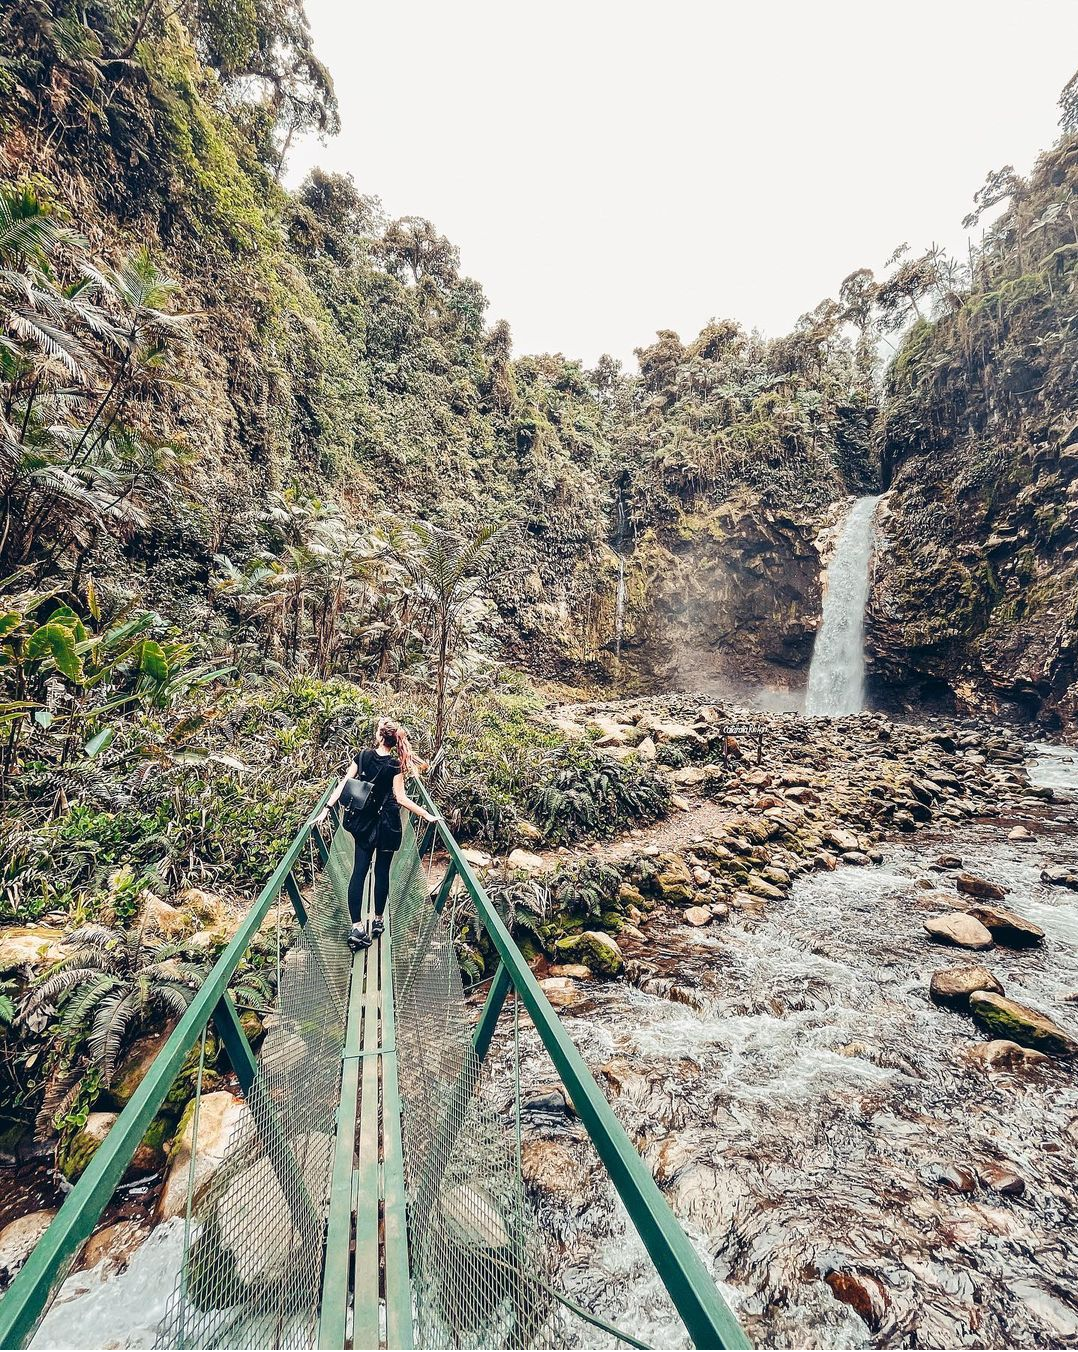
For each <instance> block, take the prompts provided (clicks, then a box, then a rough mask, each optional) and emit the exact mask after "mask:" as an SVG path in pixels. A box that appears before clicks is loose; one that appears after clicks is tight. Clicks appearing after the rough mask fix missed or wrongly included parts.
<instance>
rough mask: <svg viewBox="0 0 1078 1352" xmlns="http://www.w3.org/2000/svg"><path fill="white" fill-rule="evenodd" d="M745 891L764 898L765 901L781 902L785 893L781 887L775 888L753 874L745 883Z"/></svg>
mask: <svg viewBox="0 0 1078 1352" xmlns="http://www.w3.org/2000/svg"><path fill="white" fill-rule="evenodd" d="M745 890H746V891H747V892H751V893H752V894H753V895H754V896H757V897H763V898H764V900H765V901H781V900H782V898H783V895H784V893H783V891H782V889H781V888H779V887H773V886H772V885H771V883H766V882H764V880H763V878H761V877H759V875H758V874H755V873H753V874H752V875H751V876H750V877H749V879H748V881H747V882H746V883H745Z"/></svg>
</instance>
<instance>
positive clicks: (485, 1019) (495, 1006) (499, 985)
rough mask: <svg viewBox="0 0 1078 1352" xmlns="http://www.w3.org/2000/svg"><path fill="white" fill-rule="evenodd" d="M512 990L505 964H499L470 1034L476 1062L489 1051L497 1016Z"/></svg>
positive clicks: (511, 982)
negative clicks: (472, 1031) (473, 1030)
mask: <svg viewBox="0 0 1078 1352" xmlns="http://www.w3.org/2000/svg"><path fill="white" fill-rule="evenodd" d="M512 989H513V978H512V977H511V976H510V975H509V969H508V968H507V967H506V965H505V963H504V962H500V963H499V964H498V970H497V971H496V972H495V973H494V980H493V981H492V982H491V983H490V990H488V991H487V998H486V1000H485V1001H484V1002H483V1012H482V1013H481V1014H480V1015H479V1022H478V1023H477V1024H476V1025H475V1032H474V1033H473V1034H472V1047H473V1049H474V1051H475V1055H476V1058H477V1060H479V1061H480V1062H482V1060H483V1058H484V1057H485V1056H486V1054H487V1052H488V1051H490V1043H491V1039H492V1038H493V1037H494V1029H495V1027H496V1026H497V1023H498V1015H499V1014H500V1013H501V1012H502V1006H503V1005H504V1004H505V998H506V996H507V995H508V994H509V992H510V991H511V990H512Z"/></svg>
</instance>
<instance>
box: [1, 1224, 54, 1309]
mask: <svg viewBox="0 0 1078 1352" xmlns="http://www.w3.org/2000/svg"><path fill="white" fill-rule="evenodd" d="M55 1215H56V1212H55V1211H51V1210H45V1211H30V1212H28V1213H27V1214H26V1215H25V1216H19V1217H18V1218H17V1219H16V1220H13V1221H9V1222H8V1223H7V1225H5V1226H4V1228H3V1229H2V1230H0V1291H3V1290H5V1289H6V1288H7V1287H8V1286H9V1285H10V1283H11V1280H12V1278H13V1277H14V1276H15V1274H16V1272H18V1270H19V1268H21V1267H22V1265H23V1263H25V1262H26V1260H27V1259H28V1258H29V1257H30V1254H31V1253H32V1252H33V1251H34V1249H35V1248H36V1247H37V1242H38V1240H39V1239H40V1238H41V1236H42V1235H43V1234H44V1233H45V1231H46V1230H47V1229H48V1228H49V1223H50V1222H51V1221H52V1218H53V1216H55Z"/></svg>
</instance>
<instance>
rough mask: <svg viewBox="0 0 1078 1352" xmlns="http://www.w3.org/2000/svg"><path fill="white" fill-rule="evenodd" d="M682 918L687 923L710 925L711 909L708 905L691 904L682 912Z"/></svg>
mask: <svg viewBox="0 0 1078 1352" xmlns="http://www.w3.org/2000/svg"><path fill="white" fill-rule="evenodd" d="M682 919H683V920H684V921H685V923H686V924H687V925H710V924H711V910H710V908H709V907H707V906H690V907H689V909H688V910H687V911H683V912H682Z"/></svg>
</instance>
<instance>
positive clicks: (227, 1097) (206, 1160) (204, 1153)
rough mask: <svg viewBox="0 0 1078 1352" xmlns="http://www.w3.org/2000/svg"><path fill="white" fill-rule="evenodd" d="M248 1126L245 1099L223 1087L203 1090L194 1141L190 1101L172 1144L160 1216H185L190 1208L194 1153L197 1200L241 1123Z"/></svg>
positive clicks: (164, 1218)
mask: <svg viewBox="0 0 1078 1352" xmlns="http://www.w3.org/2000/svg"><path fill="white" fill-rule="evenodd" d="M241 1122H244V1123H245V1128H241V1129H249V1127H250V1123H249V1118H248V1112H247V1106H246V1104H245V1103H244V1102H243V1100H242V1099H237V1098H234V1097H233V1096H232V1095H231V1094H229V1093H227V1092H225V1091H220V1092H218V1093H214V1094H203V1095H202V1099H201V1102H200V1104H199V1109H198V1142H197V1146H196V1144H195V1135H194V1133H195V1102H194V1100H192V1101H191V1103H190V1104H188V1106H187V1109H186V1111H185V1112H184V1115H183V1117H182V1118H180V1125H179V1128H178V1130H177V1132H176V1137H175V1140H174V1141H173V1144H172V1151H171V1154H170V1156H169V1168H168V1174H167V1175H166V1177H165V1182H164V1186H163V1187H162V1189H161V1196H160V1197H159V1198H158V1202H157V1219H158V1220H159V1221H167V1220H171V1219H172V1218H173V1217H174V1216H182V1215H183V1214H184V1212H185V1210H186V1208H187V1191H188V1184H189V1179H190V1171H191V1154H192V1150H193V1149H194V1154H195V1177H194V1184H193V1187H194V1201H195V1202H196V1203H197V1202H198V1201H199V1200H200V1199H201V1198H202V1197H203V1196H204V1195H205V1192H206V1189H207V1188H208V1187H209V1186H210V1183H211V1182H212V1181H213V1176H214V1174H216V1172H217V1170H218V1169H219V1168H220V1167H221V1165H222V1163H223V1162H224V1158H225V1153H226V1151H227V1150H228V1145H229V1142H230V1141H231V1140H232V1139H233V1134H234V1133H236V1132H237V1128H239V1124H240V1123H241Z"/></svg>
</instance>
